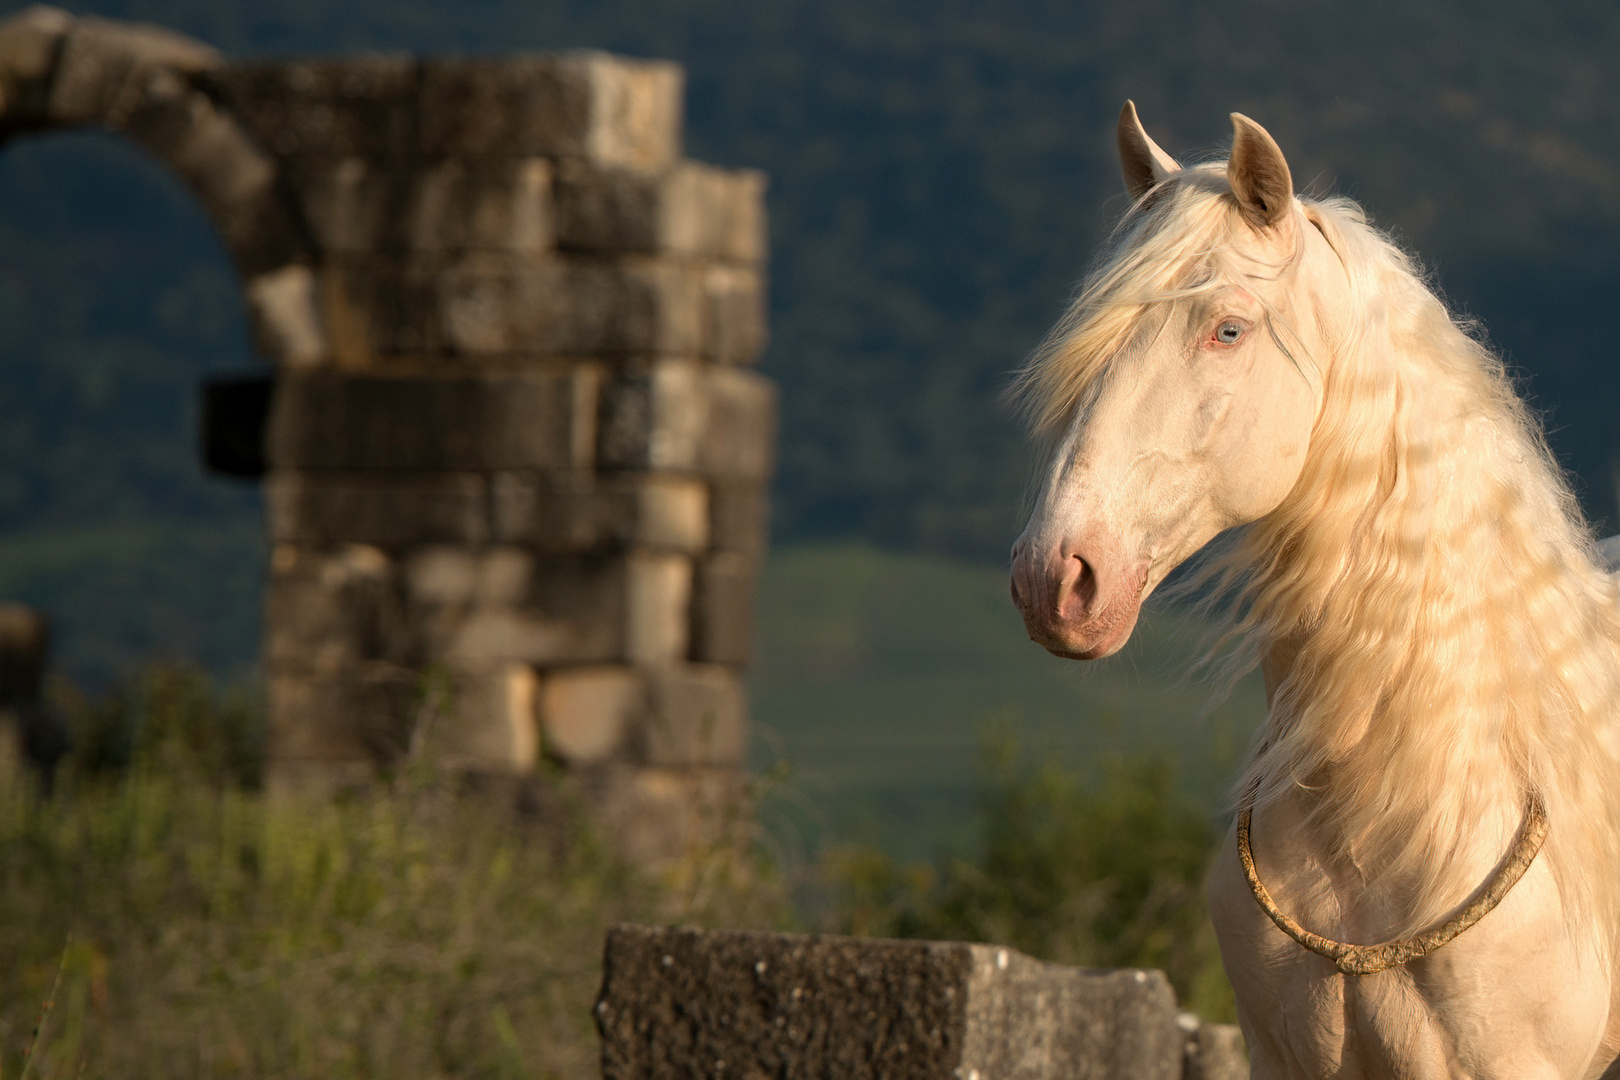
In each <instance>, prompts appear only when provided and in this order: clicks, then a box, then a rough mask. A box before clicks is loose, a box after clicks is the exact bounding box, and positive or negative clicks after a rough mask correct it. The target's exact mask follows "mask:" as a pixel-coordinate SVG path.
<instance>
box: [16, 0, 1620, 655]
mask: <svg viewBox="0 0 1620 1080" xmlns="http://www.w3.org/2000/svg"><path fill="white" fill-rule="evenodd" d="M69 6H70V7H73V8H74V9H75V10H78V11H93V12H97V13H100V14H105V15H109V16H114V17H119V18H132V19H146V20H151V21H154V22H159V23H163V24H166V25H169V26H172V27H175V28H177V29H180V30H183V31H185V32H187V33H191V34H194V35H196V36H198V37H200V38H202V39H204V40H207V41H210V42H213V43H215V44H217V45H219V46H220V47H222V48H223V49H225V50H226V51H227V52H229V53H232V54H235V55H264V54H285V53H307V52H334V51H346V50H363V49H408V50H415V51H419V52H436V53H438V52H447V51H460V52H507V51H511V50H516V49H555V48H567V47H576V46H595V47H604V48H610V49H615V50H620V51H625V52H629V53H632V54H641V55H654V56H664V57H671V58H674V59H677V60H679V61H681V62H682V63H684V64H685V65H686V68H687V72H688V124H687V133H688V152H689V153H690V154H691V155H693V156H695V157H698V158H702V159H705V160H709V161H714V162H718V163H723V164H730V165H751V166H757V167H761V168H763V169H765V170H767V171H768V172H769V173H770V175H771V183H772V187H771V196H770V199H771V203H770V209H771V215H772V233H773V242H772V281H773V297H772V306H773V312H772V320H773V344H772V346H771V349H770V351H769V354H768V356H767V357H766V360H765V364H764V367H765V370H766V371H767V372H768V373H769V374H770V375H772V376H773V377H774V378H776V379H777V380H779V381H780V383H781V385H782V388H783V410H784V413H783V431H782V455H781V469H780V476H779V481H778V484H777V487H776V491H775V529H776V536H777V538H778V540H779V541H781V542H785V543H801V542H809V541H816V542H824V541H828V540H845V539H859V540H861V541H864V542H868V543H873V544H877V545H879V546H881V547H884V548H886V549H889V550H895V551H919V552H926V553H931V554H935V555H949V556H952V557H957V558H963V559H966V560H968V561H970V562H975V563H980V564H985V565H988V564H990V563H993V562H999V561H1000V560H1001V559H1002V558H1003V553H1004V552H1005V550H1006V547H1007V545H1008V543H1009V541H1010V540H1011V538H1012V536H1013V535H1014V534H1015V533H1016V531H1017V529H1018V513H1019V500H1020V495H1021V492H1022V490H1023V484H1024V478H1025V475H1026V472H1027V461H1026V456H1025V450H1024V442H1023V438H1022V436H1021V434H1020V432H1019V431H1018V430H1017V428H1016V425H1015V424H1014V423H1013V422H1012V420H1011V419H1010V418H1009V417H1007V416H1006V415H1005V413H1004V412H1003V410H1002V409H1001V408H1000V407H999V406H998V405H997V403H996V401H995V396H996V393H997V391H998V389H999V388H1000V386H1001V385H1002V383H1003V382H1004V379H1005V375H1006V373H1007V371H1008V370H1009V369H1011V368H1012V367H1013V366H1015V365H1016V364H1017V363H1018V361H1019V360H1020V358H1021V357H1022V356H1024V355H1025V354H1026V353H1027V352H1028V350H1029V349H1030V348H1031V346H1032V345H1033V344H1034V343H1035V342H1036V341H1037V340H1039V338H1040V336H1041V334H1042V333H1043V331H1044V330H1045V328H1046V327H1047V326H1048V325H1049V324H1050V323H1051V321H1052V320H1053V319H1054V317H1055V316H1056V314H1057V313H1058V311H1059V310H1060V309H1061V307H1062V305H1063V302H1064V299H1065V297H1066V296H1067V295H1068V293H1069V291H1070V289H1071V288H1072V286H1073V283H1074V281H1075V280H1076V279H1077V278H1078V277H1079V275H1080V274H1081V272H1082V270H1083V268H1084V265H1085V262H1086V258H1087V252H1088V251H1089V250H1091V248H1092V246H1093V245H1094V243H1095V241H1096V239H1097V237H1098V236H1099V235H1100V234H1101V233H1102V231H1103V230H1104V229H1106V227H1107V224H1108V220H1109V214H1110V213H1111V212H1113V210H1115V209H1117V208H1118V206H1119V201H1118V199H1117V197H1116V191H1117V179H1116V172H1115V165H1114V162H1113V159H1112V125H1113V121H1114V117H1115V115H1116V114H1117V111H1118V108H1119V104H1120V102H1121V101H1122V100H1123V99H1124V98H1125V97H1127V96H1130V97H1134V98H1135V99H1136V100H1137V101H1138V103H1139V105H1140V106H1141V109H1142V113H1143V115H1144V117H1145V118H1146V120H1147V123H1148V126H1149V128H1150V130H1151V131H1153V132H1154V134H1155V135H1156V136H1157V137H1158V138H1159V140H1160V141H1161V142H1162V143H1163V144H1164V145H1165V146H1166V147H1167V148H1168V149H1169V150H1171V151H1172V152H1173V153H1177V154H1182V155H1191V156H1197V155H1198V154H1199V153H1201V152H1218V151H1219V149H1220V147H1221V146H1222V144H1223V143H1224V142H1225V140H1226V139H1227V137H1228V131H1229V126H1228V122H1227V120H1226V113H1227V112H1228V111H1229V110H1231V109H1239V110H1241V111H1243V112H1246V113H1248V114H1249V115H1252V116H1254V117H1256V118H1257V119H1259V120H1260V121H1262V122H1263V123H1265V124H1266V125H1268V126H1269V127H1270V129H1271V130H1272V131H1273V132H1274V133H1275V134H1276V135H1277V137H1278V139H1279V141H1280V142H1281V143H1282V145H1283V146H1284V148H1285V149H1286V150H1287V152H1288V153H1289V155H1290V158H1291V160H1292V162H1293V164H1294V171H1295V175H1296V178H1297V179H1298V181H1299V183H1300V184H1301V186H1303V187H1307V188H1309V189H1313V190H1329V189H1332V190H1340V191H1344V192H1347V193H1349V194H1351V195H1354V196H1355V197H1357V198H1359V199H1361V200H1363V201H1364V202H1365V204H1366V205H1367V206H1368V207H1369V209H1370V210H1371V211H1372V213H1373V215H1374V216H1375V218H1376V219H1377V220H1379V221H1381V222H1382V223H1384V224H1385V225H1387V226H1389V227H1391V228H1393V229H1394V230H1395V231H1396V233H1397V234H1398V235H1399V236H1400V237H1402V238H1403V239H1404V240H1405V241H1406V242H1407V243H1409V244H1410V245H1411V246H1413V247H1414V248H1415V249H1416V250H1418V251H1419V252H1420V253H1421V255H1422V256H1423V257H1424V258H1425V260H1426V261H1427V263H1428V264H1429V265H1430V266H1432V267H1434V268H1435V273H1436V277H1437V280H1438V282H1439V283H1440V284H1441V286H1442V287H1443V288H1444V289H1445V291H1446V293H1447V294H1448V296H1449V297H1450V298H1451V299H1452V300H1453V302H1454V303H1455V304H1456V306H1457V307H1458V308H1459V309H1461V310H1462V311H1464V312H1466V313H1469V314H1472V315H1474V316H1477V317H1478V318H1480V319H1481V320H1482V321H1483V323H1484V325H1485V326H1486V327H1487V329H1488V332H1489V334H1490V335H1491V337H1492V340H1493V341H1494V342H1495V343H1496V344H1497V345H1498V346H1500V347H1501V348H1502V349H1504V350H1505V351H1506V352H1507V353H1508V354H1509V355H1510V357H1511V359H1512V360H1513V362H1514V364H1515V365H1516V366H1517V368H1518V369H1519V370H1520V371H1521V372H1523V374H1524V376H1525V379H1526V386H1527V389H1528V390H1529V392H1530V394H1531V396H1532V398H1533V400H1534V401H1535V402H1536V404H1537V405H1538V406H1539V407H1540V408H1542V409H1543V410H1545V411H1546V413H1547V415H1548V417H1549V425H1550V428H1551V431H1552V441H1553V444H1554V446H1555V449H1556V450H1557V451H1558V453H1559V454H1560V455H1561V456H1562V458H1563V459H1564V460H1565V461H1566V462H1567V463H1568V464H1569V465H1570V466H1571V467H1572V468H1574V469H1575V470H1577V472H1578V474H1579V483H1580V487H1581V491H1582V495H1583V498H1584V499H1585V501H1586V504H1587V506H1588V508H1589V511H1590V512H1591V513H1592V514H1593V515H1594V516H1596V517H1599V518H1608V519H1611V520H1612V519H1613V517H1614V505H1613V494H1612V477H1611V468H1612V462H1613V461H1614V460H1615V459H1616V456H1617V452H1620V428H1617V425H1616V424H1615V423H1614V422H1613V421H1612V419H1611V405H1610V402H1611V400H1612V399H1613V397H1614V393H1613V389H1614V388H1616V384H1617V379H1620V377H1617V376H1616V375H1615V374H1614V371H1615V368H1616V364H1615V355H1614V353H1615V345H1614V344H1613V336H1612V334H1610V333H1609V327H1608V323H1609V318H1608V303H1609V298H1610V297H1611V296H1613V295H1614V294H1615V293H1616V291H1617V289H1620V264H1617V262H1616V255H1615V253H1616V252H1617V251H1620V242H1617V241H1620V92H1617V91H1620V87H1616V85H1615V83H1616V75H1615V73H1614V67H1613V64H1612V63H1611V61H1610V58H1611V57H1613V56H1614V55H1616V53H1617V52H1620V9H1615V8H1613V7H1612V6H1609V5H1602V4H1598V3H1595V2H1573V3H1564V4H1560V5H1558V6H1556V7H1553V8H1548V7H1544V6H1542V7H1534V6H1525V5H1521V4H1509V3H1505V2H1502V0H1486V2H1482V3H1470V4H1464V3H1461V2H1459V0H1437V2H1424V3H1416V4H1414V3H1392V2H1389V0H1372V2H1370V3H1367V4H1360V5H1354V6H1346V5H1330V4H1311V3H1307V4H1297V5H1291V6H1287V7H1279V6H1277V5H1275V4H1272V3H1269V2H1266V3H1263V2H1257V0H1248V2H1239V3H1234V4H1229V5H1223V6H1221V7H1220V8H1218V9H1216V8H1212V7H1209V6H1208V5H1199V4H1193V3H1189V2H1187V0H1143V2H1134V3H1129V4H1127V3H1121V2H1112V3H1083V4H1063V3H1054V2H1050V0H1025V2H1017V3H1008V4H1001V5H994V6H986V5H982V4H967V3H961V2H955V0H946V2H929V3H923V2H922V0H886V2H878V3H860V4H856V3H851V2H847V0H820V2H817V3H809V2H805V0H784V2H781V3H771V4H755V3H743V2H740V0H589V2H587V0H559V2H554V3H548V4H545V5H536V4H533V3H528V2H523V0H477V2H474V3H462V4H450V3H447V2H443V0H388V2H386V3H385V2H382V0H351V2H348V3H344V4H320V3H311V2H308V0H254V2H253V3H247V2H245V0H207V2H202V0H100V2H95V3H88V4H70V5H69ZM7 10H13V9H7ZM0 255H3V257H0V555H3V554H4V552H9V551H12V550H29V551H36V550H47V549H51V548H57V549H59V550H60V552H61V553H62V555H63V558H66V557H67V554H68V553H69V552H71V551H75V550H83V551H86V552H91V551H94V552H97V554H88V553H87V554H85V555H84V556H83V558H82V559H80V560H79V561H77V562H73V563H71V566H72V570H71V572H70V573H65V574H63V573H56V572H54V571H53V572H52V573H45V572H43V571H42V572H40V573H38V574H36V573H33V572H32V571H27V570H26V568H27V567H28V566H32V565H35V563H29V562H27V561H26V560H25V561H24V562H22V563H8V564H7V566H0V577H3V578H5V580H6V581H7V582H8V584H9V586H10V588H11V589H12V591H13V592H14V593H15V594H17V595H21V596H23V597H24V598H27V599H31V600H34V601H36V602H42V603H44V604H45V605H46V606H48V607H50V608H51V609H52V610H53V611H55V612H56V613H57V615H58V621H59V625H60V627H61V632H62V633H61V640H62V645H63V650H64V655H65V656H66V657H67V658H68V659H69V662H70V664H71V667H72V670H73V671H74V672H75V673H76V674H78V675H79V676H80V677H83V678H89V679H100V680H105V679H107V678H109V677H110V676H111V675H112V674H114V673H115V672H116V671H118V670H124V669H128V668H129V667H130V666H131V665H132V664H134V663H135V662H136V661H137V660H138V659H139V658H140V657H141V656H143V655H145V654H147V653H149V652H151V651H153V650H168V651H172V652H184V651H189V650H191V649H192V648H193V644H194V643H201V644H200V645H199V646H198V647H200V648H202V649H203V650H204V652H205V658H206V659H207V660H208V661H209V662H210V664H212V665H214V666H215V667H216V668H220V667H224V668H228V667H230V666H231V665H232V664H233V663H239V662H244V661H246V660H248V659H249V658H251V656H252V654H253V650H254V641H255V634H254V625H255V622H256V616H253V617H247V616H245V615H244V616H243V617H240V618H235V619H234V620H226V621H223V622H222V621H220V619H219V614H218V613H219V610H220V609H221V608H224V609H227V610H231V611H237V612H243V613H251V612H253V611H255V610H256V607H257V580H256V578H255V576H254V573H253V571H252V570H251V568H252V567H254V566H256V565H257V561H258V559H259V552H258V549H257V546H256V541H254V540H253V539H252V536H253V533H254V527H253V523H254V522H255V521H257V515H258V506H257V500H256V497H255V495H254V493H253V492H252V491H251V490H250V489H246V488H240V487H236V486H233V485H230V484H227V483H224V482H220V481H213V480H208V479H204V478H202V477H201V475H200V473H199V470H198V468H197V466H196V464H195V462H194V458H195V453H194V450H193V447H192V427H193V424H194V415H193V401H192V395H193V391H194V387H195V384H196V382H197V380H198V378H199V376H200V375H201V374H202V373H203V372H207V371H216V370H221V369H237V368H242V367H246V366H250V365H251V364H253V363H254V361H253V359H252V357H251V355H250V349H249V346H248V344H247V340H246V335H245V331H244V327H243V320H242V317H241V312H240V310H239V303H238V301H237V298H236V293H235V282H234V280H233V277H232V273H231V270H230V268H229V266H228V264H227V263H226V261H225V259H224V257H223V254H222V252H221V251H220V249H219V246H218V244H217V243H216V241H215V240H214V238H213V237H212V235H211V233H210V231H209V227H208V225H207V223H206V221H204V220H203V218H202V217H201V215H200V213H198V211H197V210H196V208H195V206H194V205H192V203H191V201H190V199H189V197H188V196H187V195H186V193H185V192H184V191H183V190H182V189H181V188H180V187H179V185H178V184H176V183H175V182H174V181H173V180H172V179H171V178H169V177H168V176H166V175H165V174H163V173H162V172H161V171H160V170H159V169H158V168H157V167H155V166H154V165H152V164H151V163H150V162H148V161H146V160H145V159H143V158H142V157H141V156H140V154H139V152H137V151H135V150H133V149H131V148H128V147H126V146H123V145H121V144H118V143H116V142H114V141H112V140H109V139H105V138H101V137H97V136H91V135H76V136H53V137H51V138H48V139H45V140H33V141H30V140H25V141H20V142H18V143H17V144H15V145H12V146H9V147H7V148H6V149H5V151H4V152H3V153H0ZM143 530H144V531H143ZM152 530H156V533H154V532H153V531H152ZM98 531H102V532H104V533H105V535H106V536H107V537H108V538H109V539H108V542H107V544H106V545H101V546H98V545H94V544H92V545H89V546H88V547H85V546H83V545H79V546H77V547H76V546H75V545H76V543H77V541H75V539H74V538H75V537H81V536H84V535H88V533H91V532H98ZM156 534H161V535H163V536H167V537H173V538H180V537H186V538H188V539H186V540H184V541H182V540H179V539H176V540H175V542H174V543H164V544H156V543H152V542H150V540H149V539H148V540H142V539H139V538H140V537H148V538H149V537H150V536H152V535H156ZM120 536H121V537H127V538H129V540H128V544H127V545H125V546H122V547H120V546H119V544H120V541H118V540H117V539H116V537H120ZM7 537H10V538H12V539H14V540H15V541H16V543H15V544H12V543H11V541H10V540H6V539H5V538H7ZM4 545H9V546H4ZM18 545H20V547H19V546H18ZM204 548H206V549H207V550H208V551H210V552H213V553H214V554H213V555H211V556H209V557H208V558H205V559H198V558H197V557H196V552H197V551H199V550H202V549H204ZM114 549H116V550H114ZM61 565H68V564H61ZM7 567H10V568H9V569H8V568H7ZM19 567H21V568H22V569H19ZM136 567H140V568H143V569H135V568H136ZM216 567H217V568H218V569H215V568H216ZM232 567H236V568H245V569H229V568H232ZM25 571H26V572H25ZM53 574H54V575H55V576H53ZM204 578H206V581H207V584H206V586H204V587H197V586H195V585H188V584H186V583H187V582H195V581H197V580H199V579H204ZM69 581H71V583H72V588H71V589H70V588H68V586H67V584H65V583H66V582H69ZM148 612H157V613H158V614H157V615H155V616H154V617H152V618H150V619H149V618H147V614H146V613H148Z"/></svg>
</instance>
